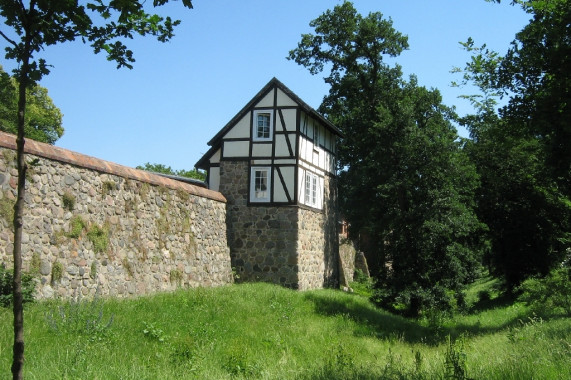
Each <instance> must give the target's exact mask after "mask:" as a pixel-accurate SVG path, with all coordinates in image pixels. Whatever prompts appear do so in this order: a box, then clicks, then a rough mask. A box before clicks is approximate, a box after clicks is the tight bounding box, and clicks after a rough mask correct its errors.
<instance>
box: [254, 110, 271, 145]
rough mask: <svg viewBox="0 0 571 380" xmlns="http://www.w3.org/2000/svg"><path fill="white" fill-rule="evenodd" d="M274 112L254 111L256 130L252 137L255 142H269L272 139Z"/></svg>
mask: <svg viewBox="0 0 571 380" xmlns="http://www.w3.org/2000/svg"><path fill="white" fill-rule="evenodd" d="M272 131H273V112H272V111H271V110H256V111H254V128H253V133H252V136H253V137H254V141H268V140H271V139H272Z"/></svg>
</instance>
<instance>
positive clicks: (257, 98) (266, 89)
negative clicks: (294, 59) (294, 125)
mask: <svg viewBox="0 0 571 380" xmlns="http://www.w3.org/2000/svg"><path fill="white" fill-rule="evenodd" d="M274 87H277V88H279V89H280V90H282V91H283V92H284V93H285V94H286V95H287V96H289V97H290V98H291V99H292V100H293V101H295V102H296V103H297V104H299V106H300V107H301V109H302V110H303V111H305V112H307V113H308V114H310V115H311V116H313V117H315V118H316V119H318V120H319V121H321V122H322V123H323V124H324V125H325V126H326V127H327V128H329V129H330V130H331V131H332V132H333V133H334V134H336V135H337V136H341V137H343V133H342V132H341V131H340V130H339V128H337V127H336V126H335V125H333V124H332V123H331V122H330V121H329V120H327V119H326V118H325V117H323V115H321V114H320V113H319V112H317V111H316V110H314V109H313V108H312V107H310V106H309V105H308V104H307V103H305V102H304V101H303V100H301V98H300V97H299V96H297V95H296V94H295V93H294V92H293V91H292V90H290V89H289V88H287V87H286V85H284V84H283V83H282V82H280V81H279V80H278V79H277V78H275V77H274V78H272V79H271V80H270V81H269V82H268V84H266V85H265V86H264V87H263V88H262V89H261V90H260V91H259V92H258V93H257V94H256V95H255V96H254V97H253V98H252V100H250V101H249V102H248V103H247V104H246V105H245V106H244V107H243V108H242V109H241V110H240V112H238V113H237V114H236V116H234V117H233V118H232V119H231V120H230V121H229V122H228V123H227V124H226V125H225V126H224V127H223V128H222V129H221V130H220V131H219V132H218V133H217V134H216V135H215V136H214V137H213V138H212V139H211V140H210V141H209V142H208V145H209V146H211V148H210V149H209V150H208V152H206V153H205V154H204V156H202V158H201V159H200V160H199V161H198V162H197V163H196V165H195V166H196V167H197V168H204V164H206V160H208V159H209V158H210V156H211V155H212V154H214V152H215V151H216V149H217V148H218V145H219V144H220V142H221V141H222V137H223V136H224V135H225V134H226V133H227V132H228V131H229V130H230V129H232V127H234V125H235V124H236V123H237V122H238V121H239V120H240V119H241V118H242V117H244V116H245V115H246V114H247V113H248V112H249V111H250V109H251V108H252V107H253V106H254V105H255V104H256V103H258V102H259V101H261V100H262V98H263V97H264V96H265V95H266V94H267V93H268V92H269V91H270V89H272V88H274Z"/></svg>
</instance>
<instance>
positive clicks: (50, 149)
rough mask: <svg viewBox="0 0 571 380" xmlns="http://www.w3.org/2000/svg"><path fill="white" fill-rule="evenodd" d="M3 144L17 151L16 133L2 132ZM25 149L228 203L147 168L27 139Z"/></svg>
mask: <svg viewBox="0 0 571 380" xmlns="http://www.w3.org/2000/svg"><path fill="white" fill-rule="evenodd" d="M0 146H1V147H4V148H8V149H12V150H16V136H14V135H11V134H8V133H4V132H0ZM24 151H25V152H26V153H28V154H33V155H36V156H39V157H43V158H47V159H50V160H55V161H59V162H64V163H68V164H71V165H76V166H80V167H83V168H87V169H91V170H95V171H98V172H103V173H107V174H114V175H117V176H120V177H123V178H129V179H134V180H137V181H141V182H146V183H149V184H152V185H157V186H165V187H167V188H169V189H174V190H177V189H181V190H184V191H186V192H188V193H189V194H192V195H196V196H199V197H203V198H208V199H212V200H215V201H219V202H224V203H225V202H226V198H224V196H223V195H222V194H220V193H219V192H217V191H213V190H209V189H205V188H202V187H199V186H195V185H192V184H189V183H185V182H181V181H177V180H174V179H170V178H166V177H162V176H160V175H157V174H153V173H149V172H146V171H144V170H139V169H133V168H130V167H127V166H123V165H119V164H116V163H113V162H109V161H105V160H101V159H99V158H95V157H90V156H87V155H85V154H81V153H77V152H72V151H71V150H67V149H63V148H59V147H57V146H53V145H49V144H45V143H41V142H38V141H34V140H31V139H26V144H25V145H24Z"/></svg>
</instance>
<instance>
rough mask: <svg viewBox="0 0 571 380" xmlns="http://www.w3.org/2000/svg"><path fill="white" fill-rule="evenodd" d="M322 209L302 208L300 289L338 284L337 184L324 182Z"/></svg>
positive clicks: (328, 181) (300, 226)
mask: <svg viewBox="0 0 571 380" xmlns="http://www.w3.org/2000/svg"><path fill="white" fill-rule="evenodd" d="M323 199H324V204H323V211H322V212H318V211H315V210H313V209H307V208H303V207H301V208H300V209H299V223H298V225H299V238H298V239H299V241H298V252H299V267H300V268H299V271H300V273H299V283H300V286H299V287H300V289H315V288H322V287H335V288H336V287H338V286H339V237H338V233H337V184H336V183H335V180H334V179H333V178H331V177H329V176H326V177H325V181H324V194H323Z"/></svg>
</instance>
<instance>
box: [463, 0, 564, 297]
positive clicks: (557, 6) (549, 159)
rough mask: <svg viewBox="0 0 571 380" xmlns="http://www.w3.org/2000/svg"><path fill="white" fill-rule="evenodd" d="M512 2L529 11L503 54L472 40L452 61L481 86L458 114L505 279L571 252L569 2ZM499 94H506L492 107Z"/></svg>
mask: <svg viewBox="0 0 571 380" xmlns="http://www.w3.org/2000/svg"><path fill="white" fill-rule="evenodd" d="M498 2H499V1H498ZM512 3H517V4H520V5H521V6H522V7H523V9H524V10H525V11H526V12H528V13H529V14H530V15H531V16H532V18H531V20H530V22H529V24H528V25H527V26H525V27H524V28H523V29H522V31H520V32H519V33H517V34H516V36H515V40H514V41H513V42H512V45H511V47H510V48H509V49H508V51H507V52H506V54H505V55H504V56H503V57H502V56H500V55H499V54H498V53H496V52H492V51H489V50H488V49H486V48H485V45H484V46H482V47H476V46H475V43H474V41H472V40H469V41H468V42H467V43H465V44H463V45H464V47H465V48H466V49H467V50H468V51H469V52H470V53H471V54H472V57H471V60H470V61H469V62H468V64H467V65H466V66H465V68H464V69H462V70H458V71H460V72H462V73H463V83H473V84H475V85H476V86H477V87H478V88H479V89H480V90H481V95H477V96H471V97H469V98H470V99H472V100H473V104H474V105H475V108H476V113H475V114H473V115H468V116H466V117H464V118H462V119H461V120H460V121H461V122H462V123H463V124H464V125H465V126H466V127H467V128H468V129H469V130H470V133H471V136H472V138H473V141H472V142H470V143H469V144H468V145H467V152H468V153H469V154H470V156H471V158H472V159H473V161H474V162H475V163H476V165H477V168H478V172H479V174H480V176H481V179H482V182H481V187H480V189H479V190H478V198H477V199H478V214H479V215H480V217H481V219H482V220H484V221H485V222H486V224H487V225H488V226H489V231H490V233H489V235H490V240H491V243H492V250H491V252H490V255H489V257H488V259H489V263H490V265H491V268H492V270H493V271H494V273H496V274H497V275H499V276H501V277H502V278H503V279H504V280H505V281H506V285H507V287H508V289H514V288H515V287H516V286H517V285H518V284H519V283H520V282H521V281H523V280H524V279H525V278H527V277H529V276H533V275H536V274H541V275H546V274H547V273H548V272H549V270H550V269H551V268H553V267H554V266H556V265H558V264H559V263H560V262H561V261H562V260H563V258H564V257H565V255H566V254H568V253H569V252H571V99H570V94H571V60H570V59H569V57H570V56H571V40H570V39H569V25H570V22H571V2H570V1H569V0H551V1H514V2H512ZM496 96H507V97H508V102H507V104H506V105H505V106H503V107H501V108H500V109H499V111H498V112H497V111H496V107H497V101H496V100H495V97H496ZM482 99H483V101H480V100H482Z"/></svg>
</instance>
